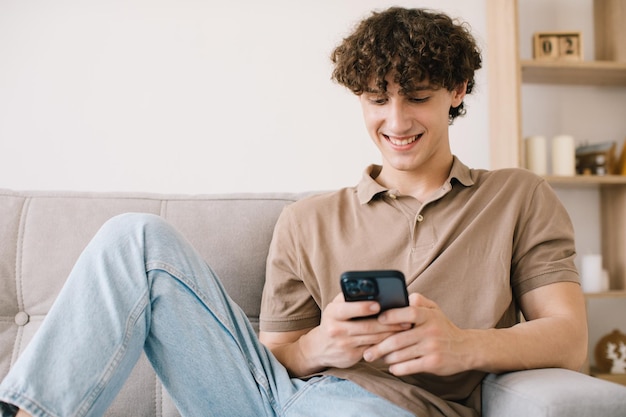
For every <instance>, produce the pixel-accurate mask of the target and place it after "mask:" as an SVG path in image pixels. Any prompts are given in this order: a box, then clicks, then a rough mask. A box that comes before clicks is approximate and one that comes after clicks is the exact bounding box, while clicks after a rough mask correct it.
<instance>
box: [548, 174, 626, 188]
mask: <svg viewBox="0 0 626 417" xmlns="http://www.w3.org/2000/svg"><path fill="white" fill-rule="evenodd" d="M544 178H545V180H546V181H548V182H549V183H550V184H551V185H572V186H580V185H626V175H575V176H568V177H558V176H553V175H548V176H544Z"/></svg>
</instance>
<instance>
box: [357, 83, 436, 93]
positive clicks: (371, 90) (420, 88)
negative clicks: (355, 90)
mask: <svg viewBox="0 0 626 417" xmlns="http://www.w3.org/2000/svg"><path fill="white" fill-rule="evenodd" d="M434 90H437V87H434V86H432V85H429V84H424V85H418V86H415V87H412V88H411V89H410V90H404V89H402V90H400V93H401V94H405V95H406V94H411V93H419V92H422V91H434ZM363 93H364V94H387V91H381V90H378V89H374V88H365V89H363Z"/></svg>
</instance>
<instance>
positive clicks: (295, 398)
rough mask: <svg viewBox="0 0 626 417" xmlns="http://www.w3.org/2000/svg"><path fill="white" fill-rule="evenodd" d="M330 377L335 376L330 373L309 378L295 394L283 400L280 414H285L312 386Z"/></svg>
mask: <svg viewBox="0 0 626 417" xmlns="http://www.w3.org/2000/svg"><path fill="white" fill-rule="evenodd" d="M332 378H335V377H333V376H331V375H322V376H320V377H318V378H313V379H311V380H309V381H308V382H307V383H306V384H305V385H304V386H303V387H302V388H300V389H299V390H298V391H296V393H295V394H293V395H292V396H291V397H289V399H288V400H287V401H286V402H285V405H284V406H283V407H282V408H281V410H280V415H281V416H282V415H285V414H286V413H287V412H288V411H289V408H291V406H292V405H294V403H295V402H296V401H298V399H299V398H300V397H302V396H303V395H304V394H306V393H307V392H308V391H310V390H311V389H312V388H313V387H315V386H316V385H318V384H320V383H322V382H325V381H327V380H329V379H332Z"/></svg>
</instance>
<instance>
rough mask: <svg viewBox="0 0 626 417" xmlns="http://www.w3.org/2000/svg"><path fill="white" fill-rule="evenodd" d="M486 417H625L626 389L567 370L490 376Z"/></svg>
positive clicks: (486, 386)
mask: <svg viewBox="0 0 626 417" xmlns="http://www.w3.org/2000/svg"><path fill="white" fill-rule="evenodd" d="M482 389H483V392H482V404H483V416H484V417H502V416H507V417H518V416H519V417H528V416H533V417H583V416H589V417H599V416H602V417H624V416H626V387H624V386H622V385H618V384H614V383H612V382H608V381H604V380H601V379H598V378H594V377H591V376H589V375H585V374H581V373H578V372H574V371H568V370H565V369H534V370H528V371H518V372H510V373H506V374H501V375H493V374H492V375H488V376H487V378H485V380H484V382H483V386H482Z"/></svg>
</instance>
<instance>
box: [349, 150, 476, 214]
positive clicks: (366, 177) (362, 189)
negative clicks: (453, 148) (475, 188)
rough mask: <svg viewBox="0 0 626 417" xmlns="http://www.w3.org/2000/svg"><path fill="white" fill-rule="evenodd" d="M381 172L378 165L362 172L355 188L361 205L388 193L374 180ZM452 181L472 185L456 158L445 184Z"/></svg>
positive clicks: (469, 171)
mask: <svg viewBox="0 0 626 417" xmlns="http://www.w3.org/2000/svg"><path fill="white" fill-rule="evenodd" d="M381 170H382V166H380V165H370V166H368V167H367V168H366V169H365V171H363V176H362V177H361V181H360V182H359V184H358V185H357V187H356V192H357V196H358V199H359V202H360V203H361V204H367V203H369V202H370V201H372V199H373V198H374V197H376V196H377V195H379V194H381V193H383V192H388V191H390V190H389V189H388V188H385V187H383V186H382V185H380V184H379V183H377V182H376V180H375V178H376V177H377V176H378V175H379V174H380V171H381ZM453 179H454V180H456V181H458V182H459V183H460V184H462V185H464V186H465V187H470V186H472V185H474V179H473V178H472V172H471V170H470V169H469V168H468V167H467V166H466V165H465V164H463V162H461V161H460V160H459V159H458V158H457V157H456V156H454V157H453V160H452V169H450V174H449V175H448V179H447V180H446V183H447V184H450V186H452V185H453V183H452V180H453Z"/></svg>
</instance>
